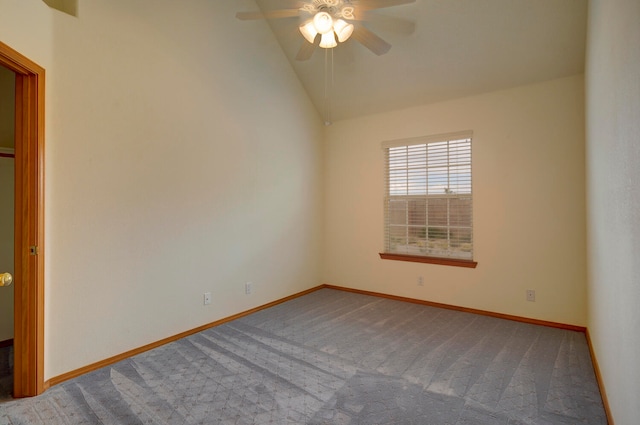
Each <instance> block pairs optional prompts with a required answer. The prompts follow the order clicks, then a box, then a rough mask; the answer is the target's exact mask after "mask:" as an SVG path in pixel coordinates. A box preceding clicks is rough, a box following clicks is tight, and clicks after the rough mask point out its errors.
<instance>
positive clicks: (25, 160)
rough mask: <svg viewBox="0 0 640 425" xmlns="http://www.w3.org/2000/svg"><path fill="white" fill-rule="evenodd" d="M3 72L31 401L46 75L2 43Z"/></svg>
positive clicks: (18, 326) (39, 351)
mask: <svg viewBox="0 0 640 425" xmlns="http://www.w3.org/2000/svg"><path fill="white" fill-rule="evenodd" d="M0 67H2V68H4V69H5V70H8V71H10V72H12V73H13V74H14V75H15V81H14V86H15V107H14V113H15V117H14V128H13V129H14V147H15V154H14V155H15V158H14V160H13V166H14V171H13V172H14V208H13V211H14V214H13V215H14V217H13V219H14V227H13V229H14V238H13V240H14V241H13V242H14V245H13V246H14V249H13V254H14V260H13V268H14V279H13V281H14V283H13V286H14V288H13V289H14V297H13V298H14V303H13V306H14V312H13V320H14V325H13V328H14V332H13V396H14V397H28V396H35V395H38V394H40V393H42V392H43V391H44V389H45V382H44V253H43V249H42V248H43V246H44V244H43V243H44V77H45V71H44V69H43V68H42V67H40V66H39V65H37V64H36V63H34V62H32V61H31V60H29V59H28V58H26V57H25V56H23V55H22V54H20V53H18V52H17V51H15V50H13V49H12V48H10V47H9V46H7V45H6V44H4V43H2V42H0ZM4 271H5V270H0V272H4Z"/></svg>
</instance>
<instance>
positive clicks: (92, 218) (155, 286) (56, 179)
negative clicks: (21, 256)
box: [0, 0, 322, 378]
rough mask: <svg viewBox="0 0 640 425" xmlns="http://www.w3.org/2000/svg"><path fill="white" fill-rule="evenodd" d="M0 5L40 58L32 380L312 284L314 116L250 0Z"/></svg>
mask: <svg viewBox="0 0 640 425" xmlns="http://www.w3.org/2000/svg"><path fill="white" fill-rule="evenodd" d="M0 2H2V3H1V5H0V8H1V9H2V14H1V15H0V40H1V41H3V42H5V43H7V44H9V45H10V46H12V47H13V48H15V49H16V50H19V51H20V52H21V53H23V54H24V55H26V56H27V57H30V58H31V59H32V60H34V61H36V62H39V63H40V65H42V66H44V67H45V68H46V70H47V116H46V119H47V133H46V136H47V138H46V173H45V180H46V181H45V187H46V218H45V225H46V246H45V254H46V266H45V267H46V272H45V283H46V296H45V303H46V309H45V367H46V371H45V375H46V378H50V377H53V376H57V375H59V374H62V373H64V372H67V371H70V370H73V369H76V368H79V367H82V366H85V365H87V364H90V363H92V362H96V361H99V360H102V359H105V358H107V357H110V356H113V355H116V354H119V353H122V352H125V351H127V350H130V349H133V348H137V347H140V346H142V345H144V344H147V343H150V342H154V341H157V340H159V339H162V338H164V337H168V336H171V335H174V334H176V333H179V332H182V331H185V330H188V329H192V328H194V327H197V326H199V325H202V324H206V323H210V322H212V321H214V320H217V319H219V318H222V317H227V316H229V315H232V314H234V313H238V312H240V311H244V310H247V309H249V308H252V307H255V306H258V305H261V304H264V303H267V302H269V301H272V300H275V299H278V298H281V297H284V296H287V295H290V294H292V293H295V292H298V291H301V290H304V289H307V288H310V287H312V286H315V285H318V284H320V283H321V279H320V257H321V225H322V222H321V216H320V215H321V213H322V207H321V189H322V179H321V176H322V168H321V167H322V150H321V137H322V127H321V120H320V118H319V116H318V115H317V113H316V112H315V110H314V109H313V107H312V105H311V103H310V102H309V100H308V98H307V96H306V94H305V92H304V90H303V88H302V87H301V85H300V83H299V81H298V80H297V78H296V77H295V75H294V73H293V71H292V69H291V68H290V66H289V64H288V62H287V60H286V59H285V57H284V55H283V53H282V51H281V50H280V47H279V46H278V44H277V43H276V41H275V39H274V38H273V35H272V33H271V32H270V31H269V29H268V26H267V24H266V23H265V22H241V21H238V20H236V19H233V16H234V14H235V12H236V11H237V10H241V9H242V10H245V9H246V10H250V9H251V8H255V7H256V6H255V4H254V3H253V2H251V1H210V0H193V1H189V2H180V4H178V2H175V1H173V0H161V1H159V0H138V1H135V2H131V1H130V0H96V1H91V2H82V4H81V13H79V18H75V17H72V16H70V15H67V14H64V13H60V12H58V11H55V10H52V9H49V8H48V7H47V6H46V5H45V4H44V3H43V2H41V1H40V0H20V1H19V2H15V1H7V0H0ZM15 21H20V25H14V22H15ZM43 28H44V29H43ZM46 29H48V30H46ZM231 38H233V43H230V42H229V41H230V39H231ZM246 281H252V282H253V285H254V293H253V294H252V295H250V296H247V295H245V294H244V283H245V282H246ZM204 292H211V293H212V295H213V302H212V304H211V305H210V306H203V300H202V298H203V293H204Z"/></svg>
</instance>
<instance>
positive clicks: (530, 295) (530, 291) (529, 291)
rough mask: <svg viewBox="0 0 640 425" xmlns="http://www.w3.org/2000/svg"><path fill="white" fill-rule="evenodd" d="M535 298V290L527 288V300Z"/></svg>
mask: <svg viewBox="0 0 640 425" xmlns="http://www.w3.org/2000/svg"><path fill="white" fill-rule="evenodd" d="M535 300H536V291H534V290H533V289H527V301H535Z"/></svg>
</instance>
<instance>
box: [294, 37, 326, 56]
mask: <svg viewBox="0 0 640 425" xmlns="http://www.w3.org/2000/svg"><path fill="white" fill-rule="evenodd" d="M320 37H321V36H320V34H318V35H316V38H315V39H314V40H313V44H311V43H309V42H308V41H307V40H304V41H303V42H302V45H301V46H300V50H298V54H297V55H296V60H298V61H306V60H309V59H311V55H313V52H315V51H316V47H317V46H318V44H320Z"/></svg>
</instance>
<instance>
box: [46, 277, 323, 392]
mask: <svg viewBox="0 0 640 425" xmlns="http://www.w3.org/2000/svg"><path fill="white" fill-rule="evenodd" d="M324 287H325V285H319V286H316V287H313V288H310V289H307V290H304V291H301V292H298V293H295V294H293V295H289V296H287V297H284V298H280V299H278V300H275V301H272V302H270V303H267V304H263V305H261V306H258V307H255V308H252V309H249V310H246V311H243V312H241V313H237V314H234V315H232V316H229V317H225V318H222V319H219V320H216V321H215V322H211V323H208V324H206V325H202V326H198V327H197V328H194V329H191V330H188V331H185V332H181V333H179V334H177V335H173V336H170V337H168V338H164V339H161V340H159V341H156V342H152V343H151V344H147V345H143V346H142V347H139V348H134V349H133V350H129V351H127V352H124V353H122V354H118V355H116V356H113V357H109V358H107V359H104V360H101V361H99V362H96V363H92V364H90V365H87V366H84V367H81V368H79V369H75V370H72V371H70V372H67V373H63V374H62V375H58V376H54V377H53V378H50V379H49V380H47V381H46V382H45V389H47V388H50V387H52V386H54V385H58V384H61V383H63V382H65V381H68V380H69V379H73V378H77V377H78V376H81V375H84V374H86V373H89V372H93V371H94V370H97V369H100V368H103V367H105V366H109V365H112V364H114V363H117V362H119V361H121V360H124V359H127V358H129V357H133V356H135V355H138V354H141V353H144V352H145V351H149V350H152V349H154V348H157V347H160V346H162V345H165V344H168V343H170V342H174V341H177V340H179V339H182V338H184V337H187V336H189V335H193V334H195V333H198V332H201V331H204V330H205V329H209V328H213V327H215V326H219V325H222V324H224V323H227V322H230V321H232V320H235V319H239V318H241V317H244V316H248V315H250V314H252V313H255V312H258V311H260V310H264V309H266V308H269V307H273V306H275V305H278V304H282V303H284V302H287V301H290V300H292V299H295V298H298V297H301V296H303V295H307V294H310V293H312V292H315V291H317V290H319V289H322V288H324Z"/></svg>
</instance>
